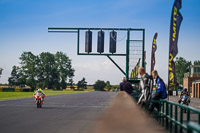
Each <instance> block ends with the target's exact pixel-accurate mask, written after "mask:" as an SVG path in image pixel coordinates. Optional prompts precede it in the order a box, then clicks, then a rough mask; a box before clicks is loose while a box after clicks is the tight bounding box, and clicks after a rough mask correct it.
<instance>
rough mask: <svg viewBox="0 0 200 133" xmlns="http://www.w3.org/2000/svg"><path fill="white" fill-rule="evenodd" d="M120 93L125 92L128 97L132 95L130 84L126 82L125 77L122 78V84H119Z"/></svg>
mask: <svg viewBox="0 0 200 133" xmlns="http://www.w3.org/2000/svg"><path fill="white" fill-rule="evenodd" d="M120 91H125V92H127V93H128V94H129V95H132V94H133V87H132V84H131V83H130V82H128V81H127V80H126V77H123V78H122V82H121V83H120Z"/></svg>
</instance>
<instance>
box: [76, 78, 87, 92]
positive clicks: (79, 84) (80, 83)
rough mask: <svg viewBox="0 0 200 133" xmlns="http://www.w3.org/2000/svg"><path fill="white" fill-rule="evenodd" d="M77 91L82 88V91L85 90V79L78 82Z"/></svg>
mask: <svg viewBox="0 0 200 133" xmlns="http://www.w3.org/2000/svg"><path fill="white" fill-rule="evenodd" d="M77 85H78V89H79V88H82V89H86V87H87V82H86V81H85V78H84V77H83V79H82V80H81V81H78V84H77Z"/></svg>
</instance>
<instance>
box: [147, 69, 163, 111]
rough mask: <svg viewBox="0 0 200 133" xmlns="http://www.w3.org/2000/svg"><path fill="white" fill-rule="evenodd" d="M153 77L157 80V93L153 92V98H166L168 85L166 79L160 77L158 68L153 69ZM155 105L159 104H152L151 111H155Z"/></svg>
mask: <svg viewBox="0 0 200 133" xmlns="http://www.w3.org/2000/svg"><path fill="white" fill-rule="evenodd" d="M152 77H153V79H155V82H156V88H157V89H156V93H155V94H153V96H152V98H151V99H152V100H160V99H165V98H167V93H166V87H165V83H164V81H163V80H162V79H161V78H160V77H159V75H158V72H157V71H156V70H153V71H152ZM155 107H157V108H158V107H159V104H158V103H156V102H154V103H151V104H150V107H149V108H150V112H151V113H152V112H153V109H154V108H155Z"/></svg>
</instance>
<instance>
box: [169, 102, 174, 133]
mask: <svg viewBox="0 0 200 133" xmlns="http://www.w3.org/2000/svg"><path fill="white" fill-rule="evenodd" d="M172 113H173V104H171V103H170V118H172ZM169 129H170V133H172V121H171V120H170V125H169Z"/></svg>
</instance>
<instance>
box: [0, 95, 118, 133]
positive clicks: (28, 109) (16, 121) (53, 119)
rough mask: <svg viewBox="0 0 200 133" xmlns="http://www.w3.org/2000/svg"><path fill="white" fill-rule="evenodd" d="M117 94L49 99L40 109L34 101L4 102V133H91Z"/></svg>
mask: <svg viewBox="0 0 200 133" xmlns="http://www.w3.org/2000/svg"><path fill="white" fill-rule="evenodd" d="M116 94H117V93H116V92H86V93H77V94H66V95H54V96H47V97H46V98H45V103H44V104H43V107H42V108H38V109H37V108H36V104H35V103H34V98H24V99H17V100H7V101H0V133H27V132H28V133H88V132H89V130H90V129H91V128H92V127H93V124H95V122H96V120H97V119H98V118H99V116H101V114H102V113H103V112H104V110H105V108H106V107H107V106H108V105H109V104H110V103H111V102H112V100H113V98H114V97H115V96H116Z"/></svg>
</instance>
